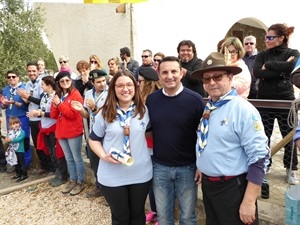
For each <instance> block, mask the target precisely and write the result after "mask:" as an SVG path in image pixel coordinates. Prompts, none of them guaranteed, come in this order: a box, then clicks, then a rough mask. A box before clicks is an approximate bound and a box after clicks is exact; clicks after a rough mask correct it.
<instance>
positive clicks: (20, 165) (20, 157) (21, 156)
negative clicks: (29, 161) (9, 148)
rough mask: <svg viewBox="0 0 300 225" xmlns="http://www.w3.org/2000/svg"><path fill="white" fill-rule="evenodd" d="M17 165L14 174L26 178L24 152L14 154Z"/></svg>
mask: <svg viewBox="0 0 300 225" xmlns="http://www.w3.org/2000/svg"><path fill="white" fill-rule="evenodd" d="M16 155H17V159H18V164H17V165H15V169H16V173H17V174H18V175H26V176H27V166H26V163H25V154H24V152H16Z"/></svg>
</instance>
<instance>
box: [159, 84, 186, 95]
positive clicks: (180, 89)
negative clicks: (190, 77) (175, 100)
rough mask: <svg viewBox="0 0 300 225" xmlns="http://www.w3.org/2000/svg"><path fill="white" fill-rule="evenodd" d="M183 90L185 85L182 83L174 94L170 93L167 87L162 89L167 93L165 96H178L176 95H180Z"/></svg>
mask: <svg viewBox="0 0 300 225" xmlns="http://www.w3.org/2000/svg"><path fill="white" fill-rule="evenodd" d="M182 91H183V85H182V84H181V85H180V87H179V88H178V90H177V91H176V92H175V93H174V94H173V95H169V94H168V93H167V92H166V91H165V89H164V88H163V89H162V93H163V94H164V95H165V96H168V97H174V96H176V95H178V94H179V93H180V92H182Z"/></svg>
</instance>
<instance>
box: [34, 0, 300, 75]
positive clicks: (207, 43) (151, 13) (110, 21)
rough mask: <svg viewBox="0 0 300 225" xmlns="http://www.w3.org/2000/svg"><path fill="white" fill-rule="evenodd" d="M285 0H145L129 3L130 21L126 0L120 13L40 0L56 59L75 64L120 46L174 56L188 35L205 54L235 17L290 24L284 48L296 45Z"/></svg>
mask: <svg viewBox="0 0 300 225" xmlns="http://www.w3.org/2000/svg"><path fill="white" fill-rule="evenodd" d="M289 2H291V3H293V1H291V0H287V1H286V7H288V10H282V5H280V4H271V5H270V4H269V2H264V1H261V0H252V1H251V3H250V2H249V3H247V5H242V4H241V2H240V1H238V0H232V1H231V2H230V3H228V1H227V2H226V1H223V0H216V1H199V0H185V1H182V0H148V2H143V3H136V4H132V8H133V13H132V15H133V19H132V23H131V18H130V15H131V13H130V4H126V9H127V11H126V13H125V14H123V13H116V12H115V9H116V7H117V6H119V4H83V3H76V4H66V3H40V5H41V6H42V7H43V8H46V14H45V16H46V24H45V25H46V26H45V28H46V30H45V32H46V34H47V35H48V38H49V41H50V45H51V47H52V50H53V53H54V55H55V58H56V59H57V58H58V57H59V56H60V55H62V54H65V55H67V56H69V57H70V64H71V66H72V68H73V69H75V64H76V62H77V61H78V60H80V59H87V58H88V56H89V55H90V54H93V53H95V54H97V55H99V56H100V58H101V59H102V61H103V64H104V67H105V68H106V69H107V68H108V67H107V60H108V59H109V58H111V57H114V56H118V55H119V49H120V48H121V47H124V46H128V47H130V48H131V49H132V50H133V52H134V55H133V56H134V58H135V59H136V60H138V61H139V62H140V63H141V58H140V56H141V53H142V50H143V49H147V48H149V49H151V50H152V51H153V53H156V52H158V51H162V52H163V53H165V55H175V56H176V55H177V52H176V47H177V45H178V43H179V42H180V41H181V40H183V39H190V40H192V41H193V42H194V43H195V44H196V48H197V52H198V57H199V58H202V59H205V58H206V56H207V55H208V54H209V53H210V52H212V51H215V50H216V46H217V43H218V41H219V40H221V39H222V38H224V37H225V35H226V34H227V32H228V31H229V30H230V28H231V27H232V25H234V24H235V23H237V22H239V21H240V20H242V21H248V22H250V23H253V22H254V23H255V24H256V25H258V27H259V28H260V29H266V28H267V27H269V26H270V25H272V24H274V23H287V24H288V25H290V26H295V32H294V34H293V35H292V38H291V40H290V47H292V48H297V49H300V41H299V40H300V25H299V23H298V21H300V14H299V13H298V8H297V7H294V6H292V5H291V3H289ZM37 5H38V3H35V6H37ZM278 12H280V13H278ZM131 24H132V27H133V29H132V30H131ZM244 33H246V32H244ZM260 38H262V37H260ZM75 71H76V70H75Z"/></svg>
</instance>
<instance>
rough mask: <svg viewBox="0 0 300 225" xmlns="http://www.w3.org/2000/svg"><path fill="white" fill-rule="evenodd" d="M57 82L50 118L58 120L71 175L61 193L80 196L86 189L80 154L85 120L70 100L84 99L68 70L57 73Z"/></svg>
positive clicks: (61, 143) (60, 138)
mask: <svg viewBox="0 0 300 225" xmlns="http://www.w3.org/2000/svg"><path fill="white" fill-rule="evenodd" d="M55 81H56V83H57V88H56V94H55V95H54V96H53V98H52V105H51V110H50V117H51V118H54V119H56V130H55V137H56V138H57V139H58V141H59V144H60V146H61V147H62V150H63V152H64V155H65V158H66V161H67V166H68V170H69V174H70V181H69V183H68V184H67V185H66V186H65V187H64V189H63V190H62V193H63V194H68V193H70V195H77V194H79V193H80V192H81V191H82V190H83V188H84V184H83V182H84V162H83V158H82V155H81V148H82V134H83V121H82V117H81V115H80V113H79V112H78V111H76V110H75V109H73V107H72V106H71V102H72V101H74V100H75V101H78V102H80V103H81V104H83V99H82V97H81V95H80V93H79V91H78V90H77V89H76V88H75V87H74V84H73V82H72V79H71V76H70V73H69V72H67V71H65V72H60V73H58V75H57V76H56V78H55Z"/></svg>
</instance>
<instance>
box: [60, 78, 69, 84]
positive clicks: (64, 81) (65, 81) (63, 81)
mask: <svg viewBox="0 0 300 225" xmlns="http://www.w3.org/2000/svg"><path fill="white" fill-rule="evenodd" d="M70 81H71V80H70V79H65V80H60V81H59V83H61V84H64V83H69V82H70Z"/></svg>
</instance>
